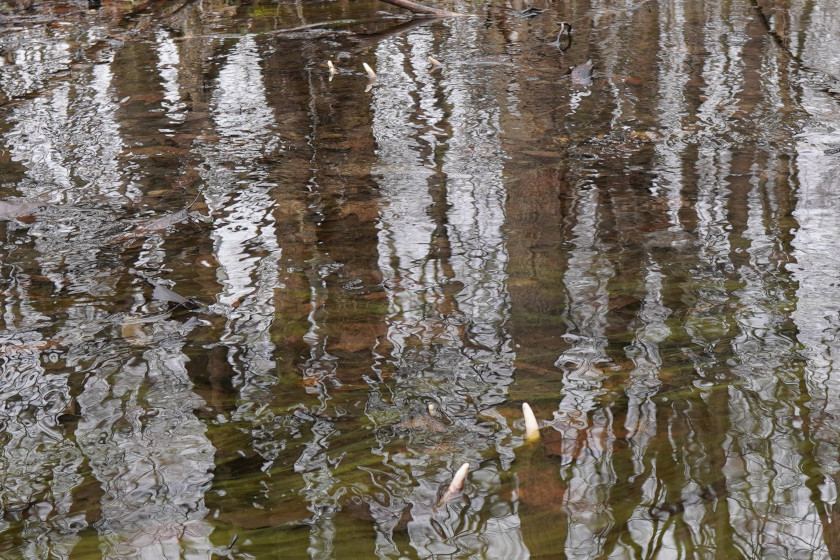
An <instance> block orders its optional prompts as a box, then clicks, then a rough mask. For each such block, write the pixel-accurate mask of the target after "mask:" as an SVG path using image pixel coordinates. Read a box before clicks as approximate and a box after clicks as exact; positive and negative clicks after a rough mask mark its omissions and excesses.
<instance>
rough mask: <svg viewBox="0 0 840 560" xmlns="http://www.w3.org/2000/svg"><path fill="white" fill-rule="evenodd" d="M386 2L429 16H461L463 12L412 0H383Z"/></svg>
mask: <svg viewBox="0 0 840 560" xmlns="http://www.w3.org/2000/svg"><path fill="white" fill-rule="evenodd" d="M381 1H382V2H385V3H386V4H391V5H392V6H397V7H398V8H405V9H406V10H408V11H410V12H411V13H413V14H424V15H427V16H444V17H452V16H460V15H463V14H458V13H455V12H450V11H449V10H441V9H440V8H432V7H430V6H424V5H423V4H418V3H417V2H412V1H411V0H381Z"/></svg>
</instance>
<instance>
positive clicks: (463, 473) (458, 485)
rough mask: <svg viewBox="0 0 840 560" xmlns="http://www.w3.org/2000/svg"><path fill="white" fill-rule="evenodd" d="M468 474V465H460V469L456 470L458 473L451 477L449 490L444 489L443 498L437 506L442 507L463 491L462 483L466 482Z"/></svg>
mask: <svg viewBox="0 0 840 560" xmlns="http://www.w3.org/2000/svg"><path fill="white" fill-rule="evenodd" d="M469 472H470V464H469V463H464V464H463V465H461V468H460V469H458V472H456V473H455V476H453V477H452V482H450V483H449V488H447V489H446V492H444V494H443V497H442V498H441V499H440V501H439V502H438V503H437V505H439V506H440V505H443V504H445V503H446V502H448V501H449V500H451V499H452V498H454V497H455V495H456V494H457V493H458V492H460V491H461V490H463V489H464V482H465V481H466V480H467V473H469Z"/></svg>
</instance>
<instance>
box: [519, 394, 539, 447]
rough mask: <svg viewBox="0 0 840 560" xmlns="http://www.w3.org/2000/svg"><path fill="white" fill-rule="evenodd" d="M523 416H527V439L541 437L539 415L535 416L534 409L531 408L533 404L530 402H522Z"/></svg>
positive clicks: (532, 439)
mask: <svg viewBox="0 0 840 560" xmlns="http://www.w3.org/2000/svg"><path fill="white" fill-rule="evenodd" d="M522 416H523V417H524V418H525V439H526V440H527V441H536V440H538V439H540V425H539V424H538V423H537V417H536V416H534V411H533V410H531V405H529V404H528V403H522Z"/></svg>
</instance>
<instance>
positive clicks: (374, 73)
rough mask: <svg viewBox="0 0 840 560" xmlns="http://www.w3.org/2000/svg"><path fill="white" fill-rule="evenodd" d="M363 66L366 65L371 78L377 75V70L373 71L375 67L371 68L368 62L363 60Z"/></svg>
mask: <svg viewBox="0 0 840 560" xmlns="http://www.w3.org/2000/svg"><path fill="white" fill-rule="evenodd" d="M362 66H364V68H365V72H367V75H368V77H369V78H370V79H373V78H375V77H376V72H374V71H373V68H371V67H370V65H369V64H368V63H367V62H362Z"/></svg>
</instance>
